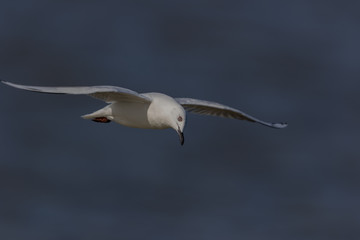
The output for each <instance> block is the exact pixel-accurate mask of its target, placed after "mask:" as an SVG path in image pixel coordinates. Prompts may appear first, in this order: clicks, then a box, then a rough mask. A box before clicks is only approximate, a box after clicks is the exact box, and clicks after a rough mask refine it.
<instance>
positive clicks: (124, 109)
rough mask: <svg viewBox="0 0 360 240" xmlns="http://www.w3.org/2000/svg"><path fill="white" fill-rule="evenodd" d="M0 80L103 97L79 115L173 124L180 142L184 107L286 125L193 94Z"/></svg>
mask: <svg viewBox="0 0 360 240" xmlns="http://www.w3.org/2000/svg"><path fill="white" fill-rule="evenodd" d="M1 82H2V83H4V84H7V85H9V86H11V87H15V88H19V89H23V90H28V91H33V92H40V93H56V94H75V95H89V96H91V97H94V98H97V99H99V100H102V101H105V102H106V103H108V105H107V106H105V107H104V108H102V109H100V110H98V111H95V112H93V113H90V114H86V115H83V116H82V118H84V119H90V120H92V121H95V122H99V123H109V122H111V121H113V122H116V123H119V124H121V125H124V126H127V127H134V128H148V129H166V128H173V129H174V130H175V131H176V132H177V133H178V135H179V137H180V143H181V145H183V144H184V133H183V131H184V127H185V122H186V112H185V110H186V111H189V112H193V113H197V114H202V115H212V116H219V117H226V118H234V119H239V120H247V121H250V122H254V123H259V124H262V125H265V126H268V127H272V128H284V127H286V126H287V124H286V123H269V122H264V121H262V120H259V119H257V118H254V117H252V116H250V115H248V114H246V113H243V112H241V111H240V110H237V109H235V108H231V107H229V106H226V105H222V104H220V103H216V102H210V101H204V100H198V99H193V98H172V97H170V96H168V95H165V94H163V93H157V92H151V93H137V92H134V91H132V90H130V89H126V88H121V87H115V86H89V87H42V86H27V85H20V84H15V83H11V82H6V81H1Z"/></svg>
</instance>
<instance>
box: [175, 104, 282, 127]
mask: <svg viewBox="0 0 360 240" xmlns="http://www.w3.org/2000/svg"><path fill="white" fill-rule="evenodd" d="M175 99H176V101H177V102H178V103H179V104H181V105H182V106H183V107H184V109H185V110H187V111H189V112H193V113H197V114H202V115H212V116H219V117H226V118H235V119H240V120H247V121H250V122H256V123H260V124H262V125H265V126H268V127H272V128H284V127H286V126H287V124H286V123H268V122H264V121H261V120H259V119H256V118H254V117H252V116H250V115H248V114H246V113H243V112H241V111H239V110H237V109H235V108H231V107H229V106H225V105H222V104H220V103H216V102H209V101H204V100H198V99H192V98H175Z"/></svg>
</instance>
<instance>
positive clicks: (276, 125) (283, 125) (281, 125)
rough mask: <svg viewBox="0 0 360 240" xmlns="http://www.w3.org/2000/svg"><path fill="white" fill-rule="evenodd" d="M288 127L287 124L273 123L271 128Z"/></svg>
mask: <svg viewBox="0 0 360 240" xmlns="http://www.w3.org/2000/svg"><path fill="white" fill-rule="evenodd" d="M287 126H288V124H287V123H273V124H272V127H274V128H286V127H287Z"/></svg>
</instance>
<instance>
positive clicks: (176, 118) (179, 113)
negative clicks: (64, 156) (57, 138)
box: [169, 105, 186, 145]
mask: <svg viewBox="0 0 360 240" xmlns="http://www.w3.org/2000/svg"><path fill="white" fill-rule="evenodd" d="M170 115H171V117H170V119H171V120H170V121H171V122H170V123H169V125H170V127H171V128H173V129H174V130H175V131H176V132H177V133H178V134H179V137H180V144H181V145H184V133H183V131H184V127H185V122H186V113H185V110H184V108H183V107H181V106H180V105H179V106H178V107H176V108H173V109H172V110H171V111H170Z"/></svg>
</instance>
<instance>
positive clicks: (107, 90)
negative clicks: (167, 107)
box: [1, 81, 151, 103]
mask: <svg viewBox="0 0 360 240" xmlns="http://www.w3.org/2000/svg"><path fill="white" fill-rule="evenodd" d="M1 82H2V83H4V84H7V85H9V86H11V87H15V88H19V89H23V90H28V91H33V92H41V93H55V94H75V95H79V94H80V95H81V94H84V95H89V96H92V97H94V98H97V99H99V100H102V101H105V102H119V101H128V102H142V103H146V102H151V99H150V98H148V97H146V96H144V95H142V94H139V93H137V92H134V91H132V90H130V89H126V88H121V87H115V86H90V87H40V86H27V85H20V84H15V83H11V82H5V81H1Z"/></svg>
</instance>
